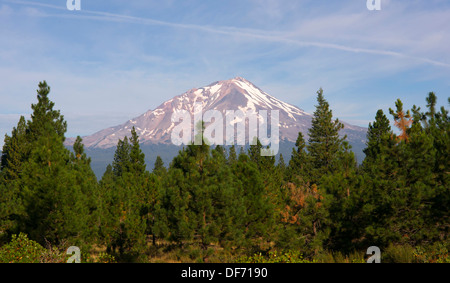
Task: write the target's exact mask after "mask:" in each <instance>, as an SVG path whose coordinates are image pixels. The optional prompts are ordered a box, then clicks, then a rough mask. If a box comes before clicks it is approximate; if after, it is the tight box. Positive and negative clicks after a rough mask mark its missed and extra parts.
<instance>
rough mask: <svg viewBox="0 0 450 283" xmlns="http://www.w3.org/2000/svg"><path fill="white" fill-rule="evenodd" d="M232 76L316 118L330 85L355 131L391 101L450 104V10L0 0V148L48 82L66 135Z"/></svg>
mask: <svg viewBox="0 0 450 283" xmlns="http://www.w3.org/2000/svg"><path fill="white" fill-rule="evenodd" d="M236 76H241V77H244V78H246V79H248V80H249V81H251V82H253V83H254V84H256V85H257V86H259V87H260V88H261V89H263V90H265V91H266V92H268V93H269V94H271V95H273V96H276V97H277V98H279V99H281V100H283V101H286V102H288V103H291V104H294V105H296V106H298V107H300V108H302V109H304V110H305V111H308V112H311V113H312V112H313V111H314V105H315V104H316V91H317V90H318V89H319V88H320V87H322V88H323V89H324V94H325V98H326V99H327V100H328V101H329V102H330V105H331V108H332V109H333V114H334V115H335V116H336V117H339V118H340V119H341V120H344V121H347V122H350V123H353V124H356V125H361V126H367V125H368V123H369V122H371V121H372V120H373V119H374V117H375V113H376V111H377V110H378V109H383V110H385V112H386V113H387V111H388V108H389V107H392V108H394V102H395V100H396V99H397V98H400V99H402V101H403V103H404V104H405V107H411V106H412V105H413V104H416V105H418V106H422V108H424V106H425V97H426V95H427V93H428V92H430V91H434V92H435V93H436V94H437V96H438V104H439V105H446V106H447V103H446V101H447V97H448V96H450V1H448V0H428V1H425V0H423V1H419V0H415V1H412V0H397V1H394V0H381V10H380V11H369V10H368V9H367V7H366V0H345V1H344V0H343V1H319V0H239V1H237V0H211V1H195V0H169V1H161V0H157V1H154V0H129V1H118V0H108V1H99V0H81V10H80V11H69V10H67V8H66V0H53V1H16V0H0V83H1V88H0V101H1V104H0V135H1V136H2V137H1V138H0V144H2V143H3V135H4V134H6V133H8V134H9V133H10V132H11V129H12V127H14V126H15V125H16V124H17V122H18V120H19V117H20V115H26V116H27V115H29V114H30V113H31V107H30V105H31V103H35V101H36V89H37V85H38V83H39V81H42V80H46V81H47V82H48V84H49V85H50V86H51V90H52V91H51V99H52V100H53V101H54V102H55V103H56V106H55V107H56V109H60V110H61V112H62V114H63V115H64V116H65V118H66V120H67V122H68V132H67V134H66V136H68V137H72V136H76V135H89V134H93V133H94V132H96V131H98V130H101V129H104V128H106V127H110V126H115V125H118V124H121V123H123V122H125V121H126V120H128V119H131V118H134V117H136V116H138V115H140V114H142V113H144V112H145V111H147V110H149V109H154V108H156V107H157V106H159V105H160V104H161V103H163V102H164V101H166V100H168V99H170V98H172V97H173V96H176V95H179V94H182V93H184V92H185V91H187V90H188V89H191V88H193V87H201V86H205V85H207V84H210V83H212V82H215V81H218V80H225V79H230V78H233V77H236ZM447 107H448V106H447Z"/></svg>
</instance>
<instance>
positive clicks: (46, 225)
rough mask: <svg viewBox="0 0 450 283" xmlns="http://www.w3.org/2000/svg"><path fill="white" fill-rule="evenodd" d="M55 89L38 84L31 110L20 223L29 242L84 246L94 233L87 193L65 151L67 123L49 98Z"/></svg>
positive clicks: (22, 180)
mask: <svg viewBox="0 0 450 283" xmlns="http://www.w3.org/2000/svg"><path fill="white" fill-rule="evenodd" d="M49 92H50V87H49V86H48V85H47V83H46V82H45V81H44V82H42V83H40V84H39V90H38V92H37V93H38V94H37V98H38V103H37V104H33V105H32V106H31V107H32V109H33V113H32V114H31V121H28V123H27V131H26V133H27V134H26V139H27V141H28V143H29V148H30V151H29V154H28V156H27V159H26V160H25V161H24V162H23V165H22V168H23V169H22V173H21V174H20V182H19V186H20V195H21V198H22V199H23V203H24V206H25V210H26V216H25V217H24V218H23V219H22V220H21V221H22V223H23V225H24V227H25V231H26V232H27V233H28V234H29V235H30V238H32V239H35V240H37V241H38V242H40V243H44V239H45V240H46V241H49V242H50V243H52V244H58V243H59V242H61V241H62V240H63V239H64V240H70V241H72V242H73V243H74V244H80V245H82V244H83V242H84V240H85V237H86V233H85V232H86V231H87V229H88V228H89V227H88V223H89V221H88V220H87V219H88V217H89V210H88V209H87V205H86V197H87V196H86V194H85V193H86V192H84V191H83V190H82V188H81V187H80V186H79V185H78V184H77V181H78V182H79V181H80V180H76V178H74V175H73V174H74V172H73V168H72V167H71V162H70V160H71V158H70V152H69V151H68V150H67V149H66V148H65V147H64V145H63V141H64V139H65V138H64V133H65V131H66V128H67V124H66V122H65V121H64V118H63V116H62V115H61V114H60V112H59V111H57V110H53V106H54V103H53V102H52V101H50V99H49V98H48V94H49Z"/></svg>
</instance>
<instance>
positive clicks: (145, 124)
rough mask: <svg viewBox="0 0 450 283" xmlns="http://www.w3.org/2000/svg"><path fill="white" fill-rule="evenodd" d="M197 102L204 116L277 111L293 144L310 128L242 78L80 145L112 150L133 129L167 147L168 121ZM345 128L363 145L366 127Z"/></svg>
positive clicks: (190, 94)
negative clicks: (240, 111) (214, 113)
mask: <svg viewBox="0 0 450 283" xmlns="http://www.w3.org/2000/svg"><path fill="white" fill-rule="evenodd" d="M196 103H201V105H202V110H203V113H204V112H206V111H208V110H218V111H220V112H222V113H223V114H224V113H225V111H226V110H242V111H248V112H258V111H260V110H267V111H268V113H270V111H271V110H279V121H280V123H279V136H280V139H286V140H288V141H293V142H295V140H296V138H297V135H298V132H299V131H301V132H302V133H303V134H304V135H305V136H306V137H307V129H308V128H309V127H310V126H311V119H312V115H311V114H309V113H306V112H305V111H303V110H301V109H300V108H298V107H296V106H294V105H291V104H288V103H285V102H283V101H281V100H279V99H277V98H275V97H273V96H271V95H269V94H268V93H266V92H264V91H262V90H261V89H259V88H258V87H257V86H255V85H254V84H253V83H251V82H249V81H247V80H246V79H244V78H241V77H236V78H233V79H230V80H225V81H218V82H215V83H212V84H210V85H208V86H205V87H202V88H198V89H191V90H189V91H187V92H185V93H183V94H182V95H179V96H176V97H174V98H172V99H170V100H168V101H166V102H164V103H163V104H161V105H160V106H158V107H157V108H156V109H154V110H149V111H147V112H146V113H144V114H142V115H141V116H139V117H136V118H134V119H131V120H129V121H127V122H125V123H124V124H122V125H118V126H115V127H111V128H107V129H104V130H101V131H99V132H97V133H95V134H93V135H90V136H86V137H83V142H84V144H85V146H86V147H89V148H110V147H114V146H116V145H117V142H118V140H119V139H123V138H124V137H125V136H130V131H131V129H132V127H133V126H134V127H135V129H136V132H137V134H138V135H139V139H140V142H141V143H155V144H158V143H163V144H170V143H171V131H172V130H173V128H174V127H175V126H176V125H175V123H173V122H172V121H171V118H172V114H173V113H174V112H175V111H180V110H186V111H188V112H189V113H190V114H191V116H192V117H193V115H194V114H195V113H196V111H198V110H199V109H195V105H196ZM269 115H270V114H269ZM224 121H225V119H224ZM344 125H345V128H344V130H343V131H342V133H343V134H347V135H348V136H349V137H351V139H356V140H357V141H358V140H359V142H364V139H365V133H366V129H365V128H361V127H357V126H352V125H349V124H347V123H344ZM71 143H73V139H67V142H66V145H70V144H71Z"/></svg>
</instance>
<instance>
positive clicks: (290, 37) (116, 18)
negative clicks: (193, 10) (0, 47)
mask: <svg viewBox="0 0 450 283" xmlns="http://www.w3.org/2000/svg"><path fill="white" fill-rule="evenodd" d="M6 2H10V3H15V4H21V5H32V6H38V7H43V8H49V9H56V10H66V8H65V7H62V6H57V5H52V4H45V3H39V2H32V1H19V0H17V1H16V0H8V1H6ZM265 3H266V4H270V5H269V7H271V6H273V5H275V4H274V3H272V1H268V0H266V1H265ZM277 7H279V6H278V5H277ZM274 13H275V14H277V12H276V11H274ZM278 13H279V12H278ZM35 16H41V17H62V18H78V19H80V18H83V19H90V20H98V21H107V22H121V23H129V24H141V25H153V26H164V27H168V28H174V29H186V30H195V31H199V32H205V33H212V34H218V35H227V36H231V37H241V38H245V39H247V40H248V39H249V38H253V39H257V40H262V41H266V42H276V43H283V44H288V45H295V46H298V47H316V48H325V49H333V50H339V51H344V52H351V53H364V54H372V55H381V56H388V57H398V58H406V59H410V60H415V61H418V62H422V63H425V64H431V65H435V66H440V67H445V68H450V63H447V62H443V61H439V60H433V59H430V58H426V57H422V56H417V55H412V54H408V53H407V52H404V51H393V50H388V49H379V48H364V47H357V46H353V45H345V44H337V43H331V42H322V41H312V40H302V39H298V38H295V34H293V32H292V31H287V32H285V31H283V32H279V31H267V30H258V29H249V28H238V27H230V26H212V25H196V24H186V23H174V22H167V21H161V20H156V19H152V18H144V17H136V16H129V15H122V14H117V13H110V12H102V11H91V10H86V9H82V10H81V11H77V13H76V14H73V13H72V14H67V13H64V14H61V13H60V14H48V13H46V14H44V13H37V14H36V15H35ZM345 17H348V16H347V15H346V16H345ZM345 17H342V16H339V17H338V18H336V17H335V18H331V19H328V20H327V22H330V23H331V25H335V24H336V23H340V22H342V21H343V22H346V21H345ZM359 17H360V16H359ZM319 20H321V19H319ZM331 25H328V26H331ZM309 26H310V27H311V24H310V25H309ZM368 32H370V31H368ZM297 36H299V34H298V32H297Z"/></svg>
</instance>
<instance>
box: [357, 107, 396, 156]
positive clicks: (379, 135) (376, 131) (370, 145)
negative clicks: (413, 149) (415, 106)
mask: <svg viewBox="0 0 450 283" xmlns="http://www.w3.org/2000/svg"><path fill="white" fill-rule="evenodd" d="M386 135H387V136H386ZM391 135H392V131H391V126H390V125H389V120H388V118H387V117H386V115H384V113H383V110H381V109H379V110H378V111H377V114H376V116H375V122H374V123H373V125H372V124H371V123H369V130H368V131H367V143H366V145H367V147H366V148H365V149H364V153H365V155H366V158H365V160H364V161H363V162H364V163H366V164H367V163H370V162H372V161H373V160H374V159H375V158H376V157H377V156H378V155H379V154H380V151H381V149H380V147H381V146H383V144H382V142H383V141H386V140H388V139H387V138H386V137H389V136H391Z"/></svg>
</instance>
